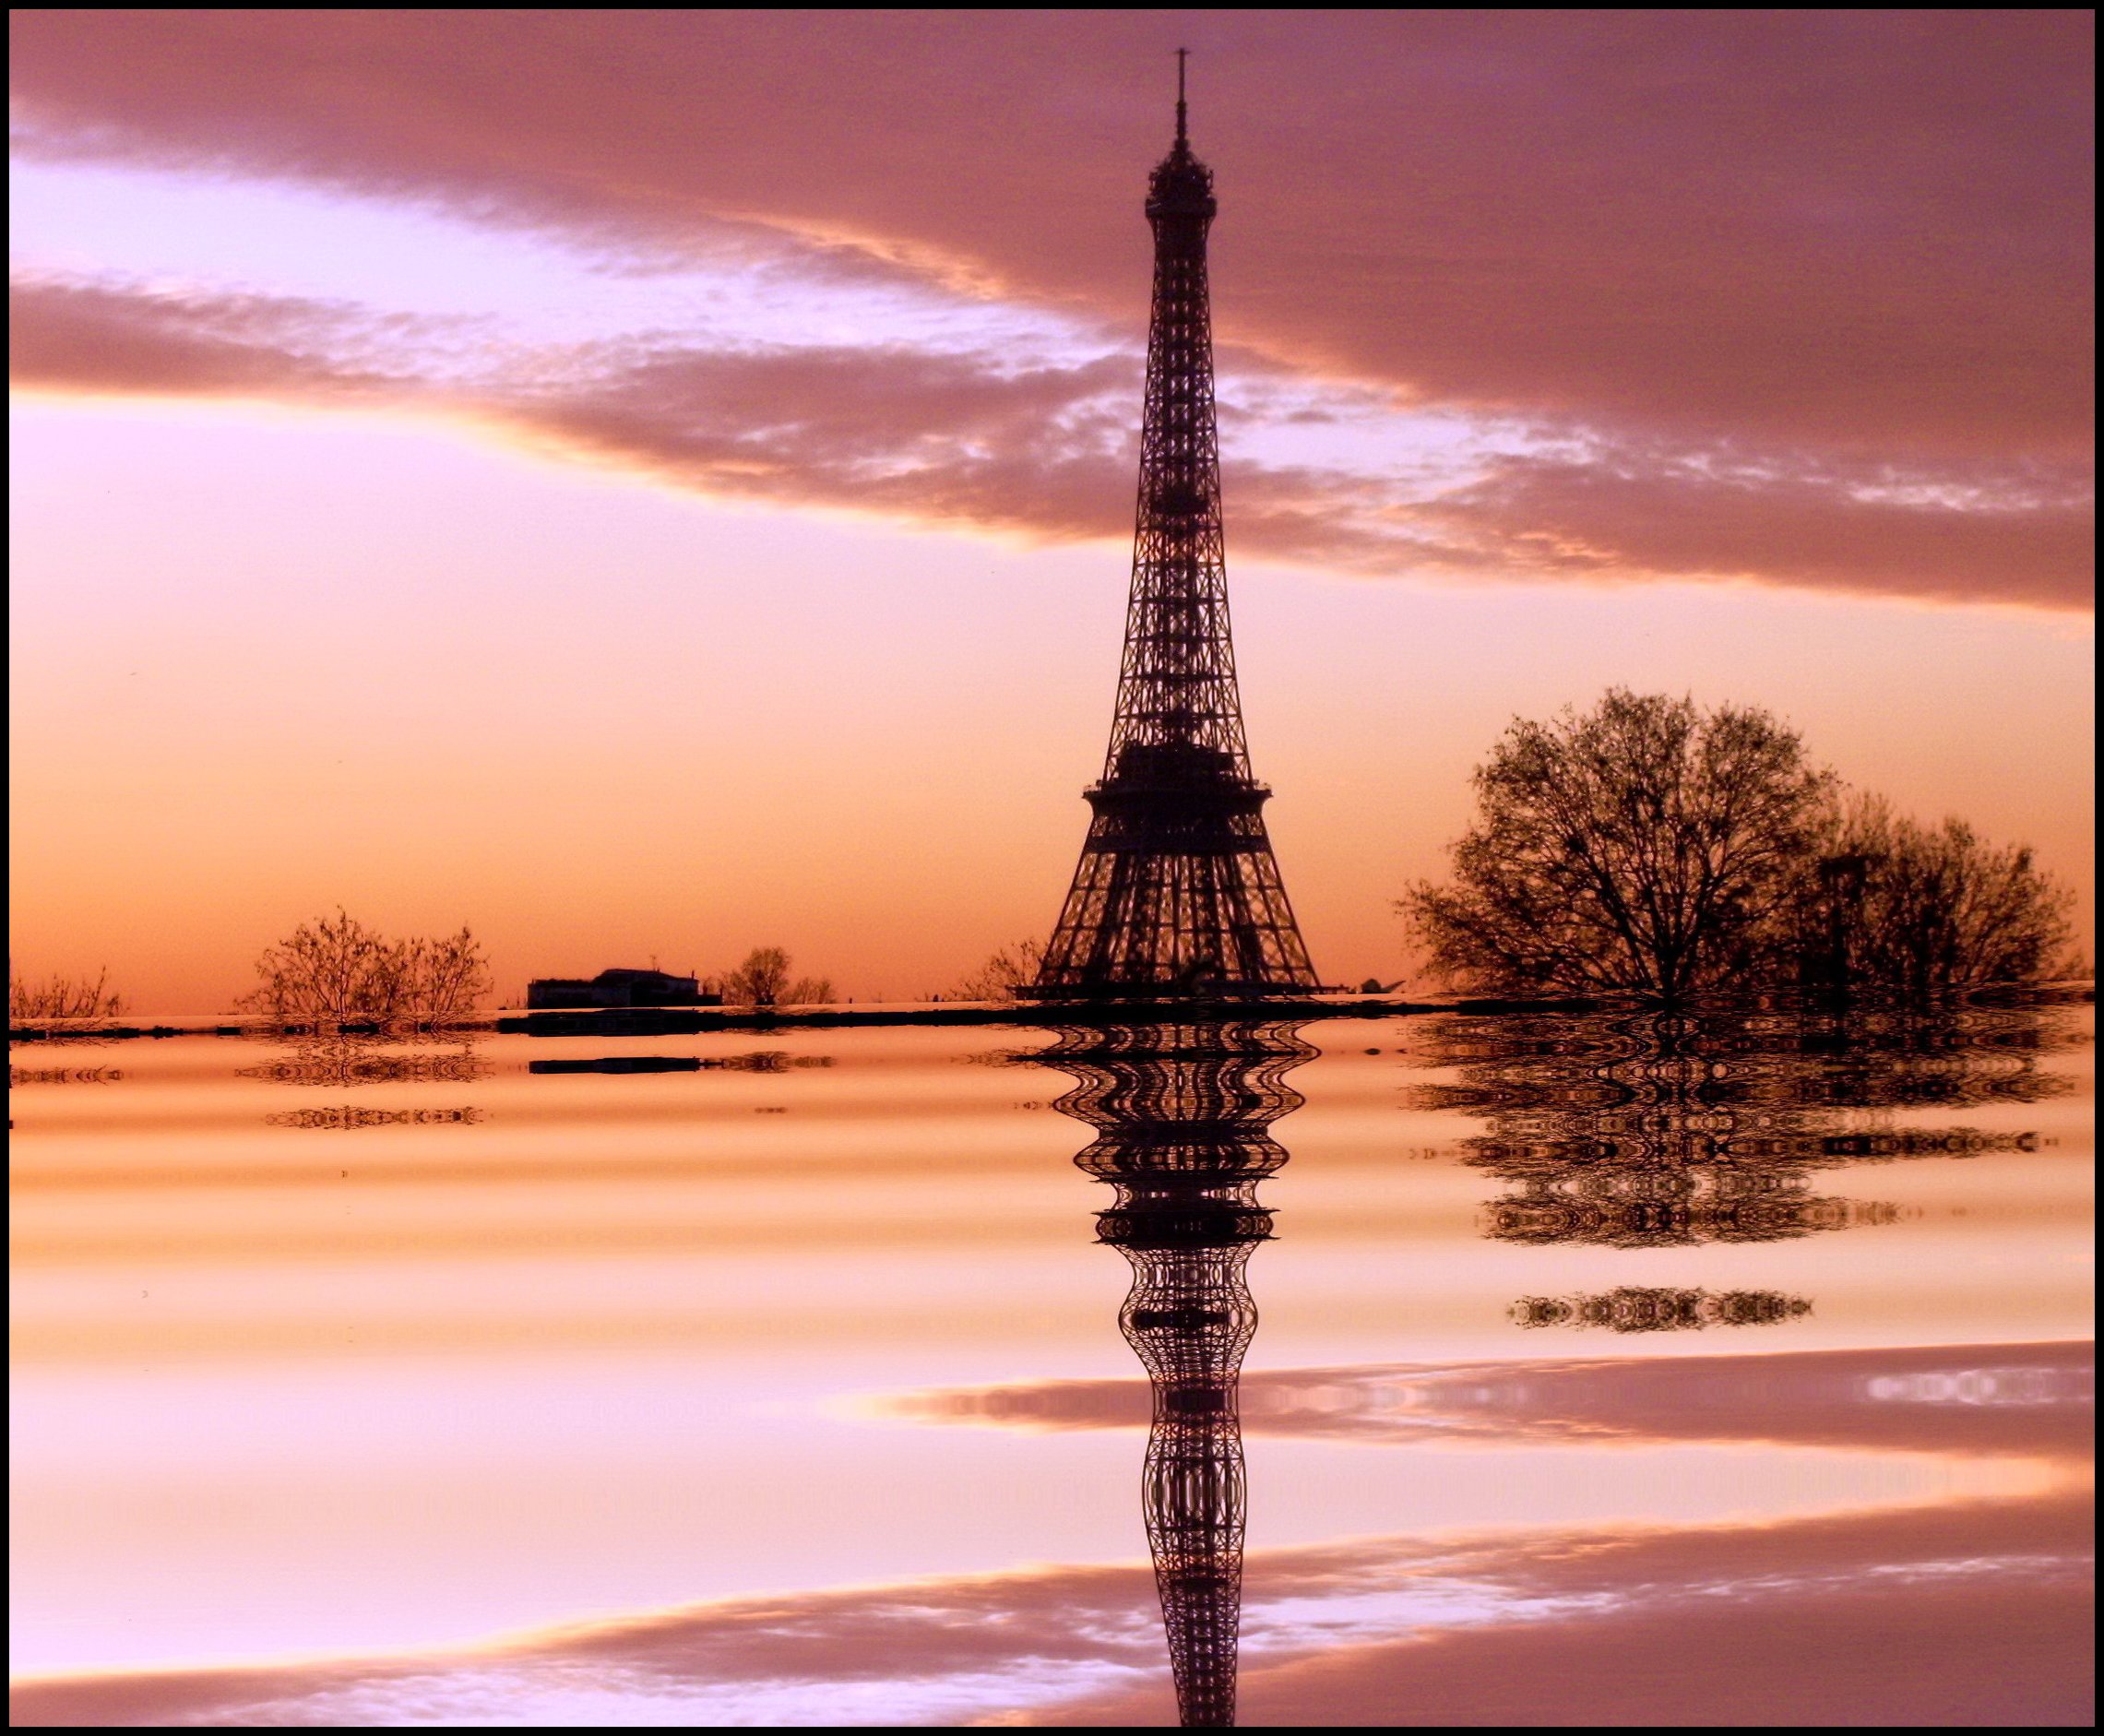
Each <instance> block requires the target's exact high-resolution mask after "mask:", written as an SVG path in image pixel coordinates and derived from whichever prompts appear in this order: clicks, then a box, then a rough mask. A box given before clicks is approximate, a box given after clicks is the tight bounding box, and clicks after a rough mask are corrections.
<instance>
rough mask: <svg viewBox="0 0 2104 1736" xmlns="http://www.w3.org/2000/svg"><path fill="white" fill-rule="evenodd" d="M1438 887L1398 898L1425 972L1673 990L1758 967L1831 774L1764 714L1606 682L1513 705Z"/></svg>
mask: <svg viewBox="0 0 2104 1736" xmlns="http://www.w3.org/2000/svg"><path fill="white" fill-rule="evenodd" d="M1475 783H1476V792H1477V800H1478V809H1479V812H1478V818H1477V822H1476V825H1475V826H1474V827H1472V828H1471V829H1470V830H1469V831H1468V834H1467V835H1466V836H1464V837H1463V838H1462V839H1461V840H1460V842H1459V843H1458V844H1456V846H1455V847H1454V878H1453V882H1452V884H1451V885H1449V886H1433V885H1432V884H1431V883H1429V882H1420V884H1418V885H1417V886H1413V887H1412V888H1411V889H1410V891H1409V895H1408V896H1407V897H1406V898H1403V899H1402V900H1400V901H1399V904H1398V907H1397V908H1398V909H1400V910H1403V911H1404V912H1405V914H1407V915H1408V916H1409V918H1410V919H1411V920H1412V922H1414V923H1415V925H1416V928H1417V931H1418V933H1419V936H1420V939H1421V940H1422V941H1423V943H1424V945H1425V946H1426V949H1427V951H1428V953H1429V955H1430V959H1431V963H1432V967H1433V969H1434V970H1435V971H1436V972H1437V973H1438V974H1440V975H1441V976H1443V977H1444V978H1446V979H1447V980H1448V981H1453V982H1456V983H1458V984H1461V985H1463V986H1466V987H1470V988H1477V989H1483V990H1489V991H1492V992H1502V993H1529V992H1542V991H1561V992H1565V993H1595V992H1603V991H1604V992H1612V991H1629V992H1634V993H1640V994H1646V995H1651V996H1656V997H1658V999H1661V1000H1667V1001H1671V1000H1677V999H1679V998H1681V997H1682V996H1683V995H1687V994H1690V993H1696V992H1698V991H1701V990H1704V989H1711V988H1719V987H1730V986H1737V985H1741V984H1743V983H1746V982H1748V981H1753V980H1754V979H1756V978H1757V977H1758V976H1759V975H1761V974H1762V973H1763V971H1764V969H1765V965H1766V957H1765V954H1766V952H1767V950H1768V948H1769V947H1771V946H1772V945H1773V939H1774V936H1773V928H1774V921H1775V917H1776V913H1777V909H1778V907H1779V906H1780V904H1781V903H1782V901H1783V900H1784V898H1786V896H1787V894H1788V891H1789V886H1790V885H1791V879H1792V870H1793V869H1794V867H1795V866H1796V864H1797V863H1799V862H1801V860H1802V859H1803V857H1804V854H1805V850H1806V847H1807V845H1808V843H1809V841H1810V839H1811V837H1812V835H1813V831H1814V829H1815V826H1816V824H1817V816H1818V814H1819V810H1820V803H1821V802H1822V800H1823V798H1824V797H1825V795H1826V793H1827V791H1828V790H1829V789H1830V788H1831V786H1832V784H1833V775H1832V774H1831V773H1830V772H1826V771H1823V770H1820V769H1817V768H1815V767H1813V766H1812V765H1811V764H1809V763H1808V761H1807V760H1806V758H1805V754H1804V747H1803V743H1801V741H1800V740H1799V738H1798V736H1797V734H1796V732H1795V731H1792V730H1790V729H1789V728H1787V727H1786V726H1785V725H1783V724H1782V723H1781V722H1779V721H1778V720H1777V719H1775V718H1774V717H1771V716H1770V715H1769V714H1768V713H1767V712H1765V711H1762V710H1759V709H1756V708H1752V707H1746V708H1741V707H1732V706H1721V707H1718V708H1717V709H1716V710H1713V711H1708V712H1705V711H1702V710H1700V709H1698V708H1697V707H1696V706H1695V705H1694V701H1693V700H1691V699H1687V698H1681V699H1672V698H1669V697H1667V696H1664V695H1662V694H1651V695H1638V694H1633V693H1630V692H1628V691H1626V690H1625V689H1622V688H1615V689H1612V690H1611V691H1610V692H1609V693H1608V694H1607V696H1605V697H1604V698H1602V699H1601V700H1600V702H1599V705H1597V706H1596V707H1593V709H1592V710H1591V711H1589V712H1587V713H1585V714H1584V715H1583V716H1578V715H1575V714H1574V713H1573V712H1572V710H1571V709H1570V708H1569V707H1565V709H1564V711H1563V714H1562V715H1561V716H1560V717H1558V718H1556V719H1552V720H1551V721H1550V722H1548V723H1535V722H1529V721H1527V720H1525V719H1514V721H1513V724H1512V727H1511V728H1510V729H1509V730H1508V731H1506V732H1505V737H1504V741H1502V742H1500V743H1498V745H1497V746H1496V747H1495V748H1494V749H1493V750H1492V755H1491V757H1490V759H1489V761H1488V762H1487V763H1486V764H1484V765H1482V766H1480V767H1477V770H1476V774H1475Z"/></svg>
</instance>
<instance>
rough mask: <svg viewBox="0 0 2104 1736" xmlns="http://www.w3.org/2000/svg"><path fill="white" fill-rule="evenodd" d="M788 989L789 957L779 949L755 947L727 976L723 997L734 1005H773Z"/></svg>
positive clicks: (777, 947)
mask: <svg viewBox="0 0 2104 1736" xmlns="http://www.w3.org/2000/svg"><path fill="white" fill-rule="evenodd" d="M788 987H789V954H787V953H786V952H784V951H783V950H782V949H781V948H780V947H779V946H755V947H754V948H753V950H752V951H751V952H749V953H747V954H746V955H745V961H744V963H743V964H741V965H740V966H739V967H738V968H737V969H735V970H727V971H725V972H724V974H723V998H724V999H725V1000H726V1001H728V1002H729V1003H731V1005H733V1006H773V1005H776V1004H777V1003H778V1002H779V1001H780V1000H781V999H782V991H783V990H785V989H786V988H788Z"/></svg>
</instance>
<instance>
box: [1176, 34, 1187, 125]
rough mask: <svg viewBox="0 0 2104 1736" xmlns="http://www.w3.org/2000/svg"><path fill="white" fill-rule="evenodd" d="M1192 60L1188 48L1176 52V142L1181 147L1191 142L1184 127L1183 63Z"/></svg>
mask: <svg viewBox="0 0 2104 1736" xmlns="http://www.w3.org/2000/svg"><path fill="white" fill-rule="evenodd" d="M1190 58H1191V51H1190V50H1189V49H1188V48H1180V49H1178V50H1177V51H1176V142H1177V143H1178V144H1179V145H1187V144H1189V143H1190V142H1191V141H1190V137H1189V136H1188V135H1187V134H1186V132H1185V131H1184V126H1183V63H1184V62H1185V61H1187V60H1189V59H1190Z"/></svg>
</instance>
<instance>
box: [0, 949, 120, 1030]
mask: <svg viewBox="0 0 2104 1736" xmlns="http://www.w3.org/2000/svg"><path fill="white" fill-rule="evenodd" d="M124 1008H125V1003H124V997H123V996H122V995H120V994H118V993H115V991H113V989H112V988H111V987H110V972H109V969H108V967H107V966H105V967H104V968H103V969H101V970H98V971H97V972H96V973H95V981H92V982H90V981H88V979H87V978H86V977H79V978H74V977H65V976H52V977H42V978H38V979H36V980H34V981H32V980H30V978H27V977H20V976H17V975H16V974H15V970H14V967H13V963H12V961H10V962H9V966H8V970H7V1017H9V1018H10V1019H18V1018H114V1017H116V1016H117V1015H118V1014H119V1013H121V1012H123V1011H124Z"/></svg>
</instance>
